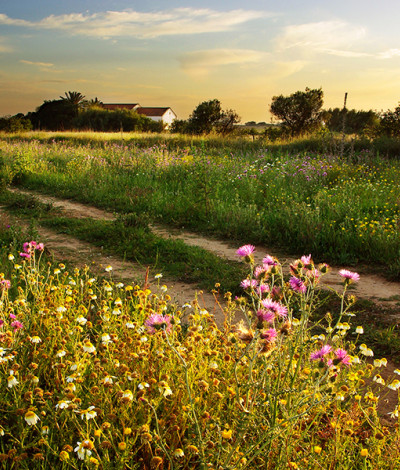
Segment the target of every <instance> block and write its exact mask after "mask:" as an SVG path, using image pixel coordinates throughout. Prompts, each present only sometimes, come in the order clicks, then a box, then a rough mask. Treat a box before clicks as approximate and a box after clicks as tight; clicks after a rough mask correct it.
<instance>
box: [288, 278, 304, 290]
mask: <svg viewBox="0 0 400 470" xmlns="http://www.w3.org/2000/svg"><path fill="white" fill-rule="evenodd" d="M289 284H290V287H291V288H292V289H293V290H294V291H296V292H300V293H301V294H304V293H305V292H306V291H307V286H306V285H305V284H304V282H303V281H302V280H301V279H299V278H298V277H291V278H290V279H289Z"/></svg>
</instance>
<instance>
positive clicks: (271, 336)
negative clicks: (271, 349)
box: [260, 328, 278, 343]
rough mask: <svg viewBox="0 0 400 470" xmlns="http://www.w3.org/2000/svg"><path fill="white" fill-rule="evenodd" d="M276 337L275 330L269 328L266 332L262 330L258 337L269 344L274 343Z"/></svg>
mask: <svg viewBox="0 0 400 470" xmlns="http://www.w3.org/2000/svg"><path fill="white" fill-rule="evenodd" d="M277 335H278V333H277V332H276V330H275V328H269V329H268V330H263V331H262V332H261V335H260V337H261V338H262V339H265V340H267V341H268V342H269V343H272V342H273V341H275V338H276V337H277Z"/></svg>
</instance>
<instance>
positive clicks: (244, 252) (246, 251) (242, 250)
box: [236, 245, 256, 257]
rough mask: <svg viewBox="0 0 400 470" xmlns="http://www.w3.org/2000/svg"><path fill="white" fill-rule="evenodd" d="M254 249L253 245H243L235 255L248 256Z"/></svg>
mask: <svg viewBox="0 0 400 470" xmlns="http://www.w3.org/2000/svg"><path fill="white" fill-rule="evenodd" d="M255 249H256V247H255V246H254V245H243V246H241V247H240V248H239V249H238V250H237V251H236V254H237V255H238V256H241V257H246V256H250V255H251V254H252V253H253V252H254V250H255Z"/></svg>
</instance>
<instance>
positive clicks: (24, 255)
mask: <svg viewBox="0 0 400 470" xmlns="http://www.w3.org/2000/svg"><path fill="white" fill-rule="evenodd" d="M19 256H21V258H26V259H30V257H31V255H30V254H29V253H20V254H19Z"/></svg>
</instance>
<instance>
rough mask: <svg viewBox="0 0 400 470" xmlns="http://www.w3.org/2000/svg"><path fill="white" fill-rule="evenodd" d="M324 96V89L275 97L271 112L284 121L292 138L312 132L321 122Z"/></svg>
mask: <svg viewBox="0 0 400 470" xmlns="http://www.w3.org/2000/svg"><path fill="white" fill-rule="evenodd" d="M323 96H324V93H323V91H322V88H318V89H314V90H311V89H310V88H306V90H305V91H296V93H293V94H291V95H289V96H283V95H279V96H273V97H272V103H271V106H270V112H271V114H273V115H274V116H276V117H277V118H278V119H279V120H281V121H282V125H283V126H284V127H286V128H287V129H288V130H289V132H290V134H291V135H292V136H295V135H300V134H303V133H305V132H310V131H312V130H314V129H315V128H316V127H318V125H319V124H320V122H321V108H322V105H323Z"/></svg>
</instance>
